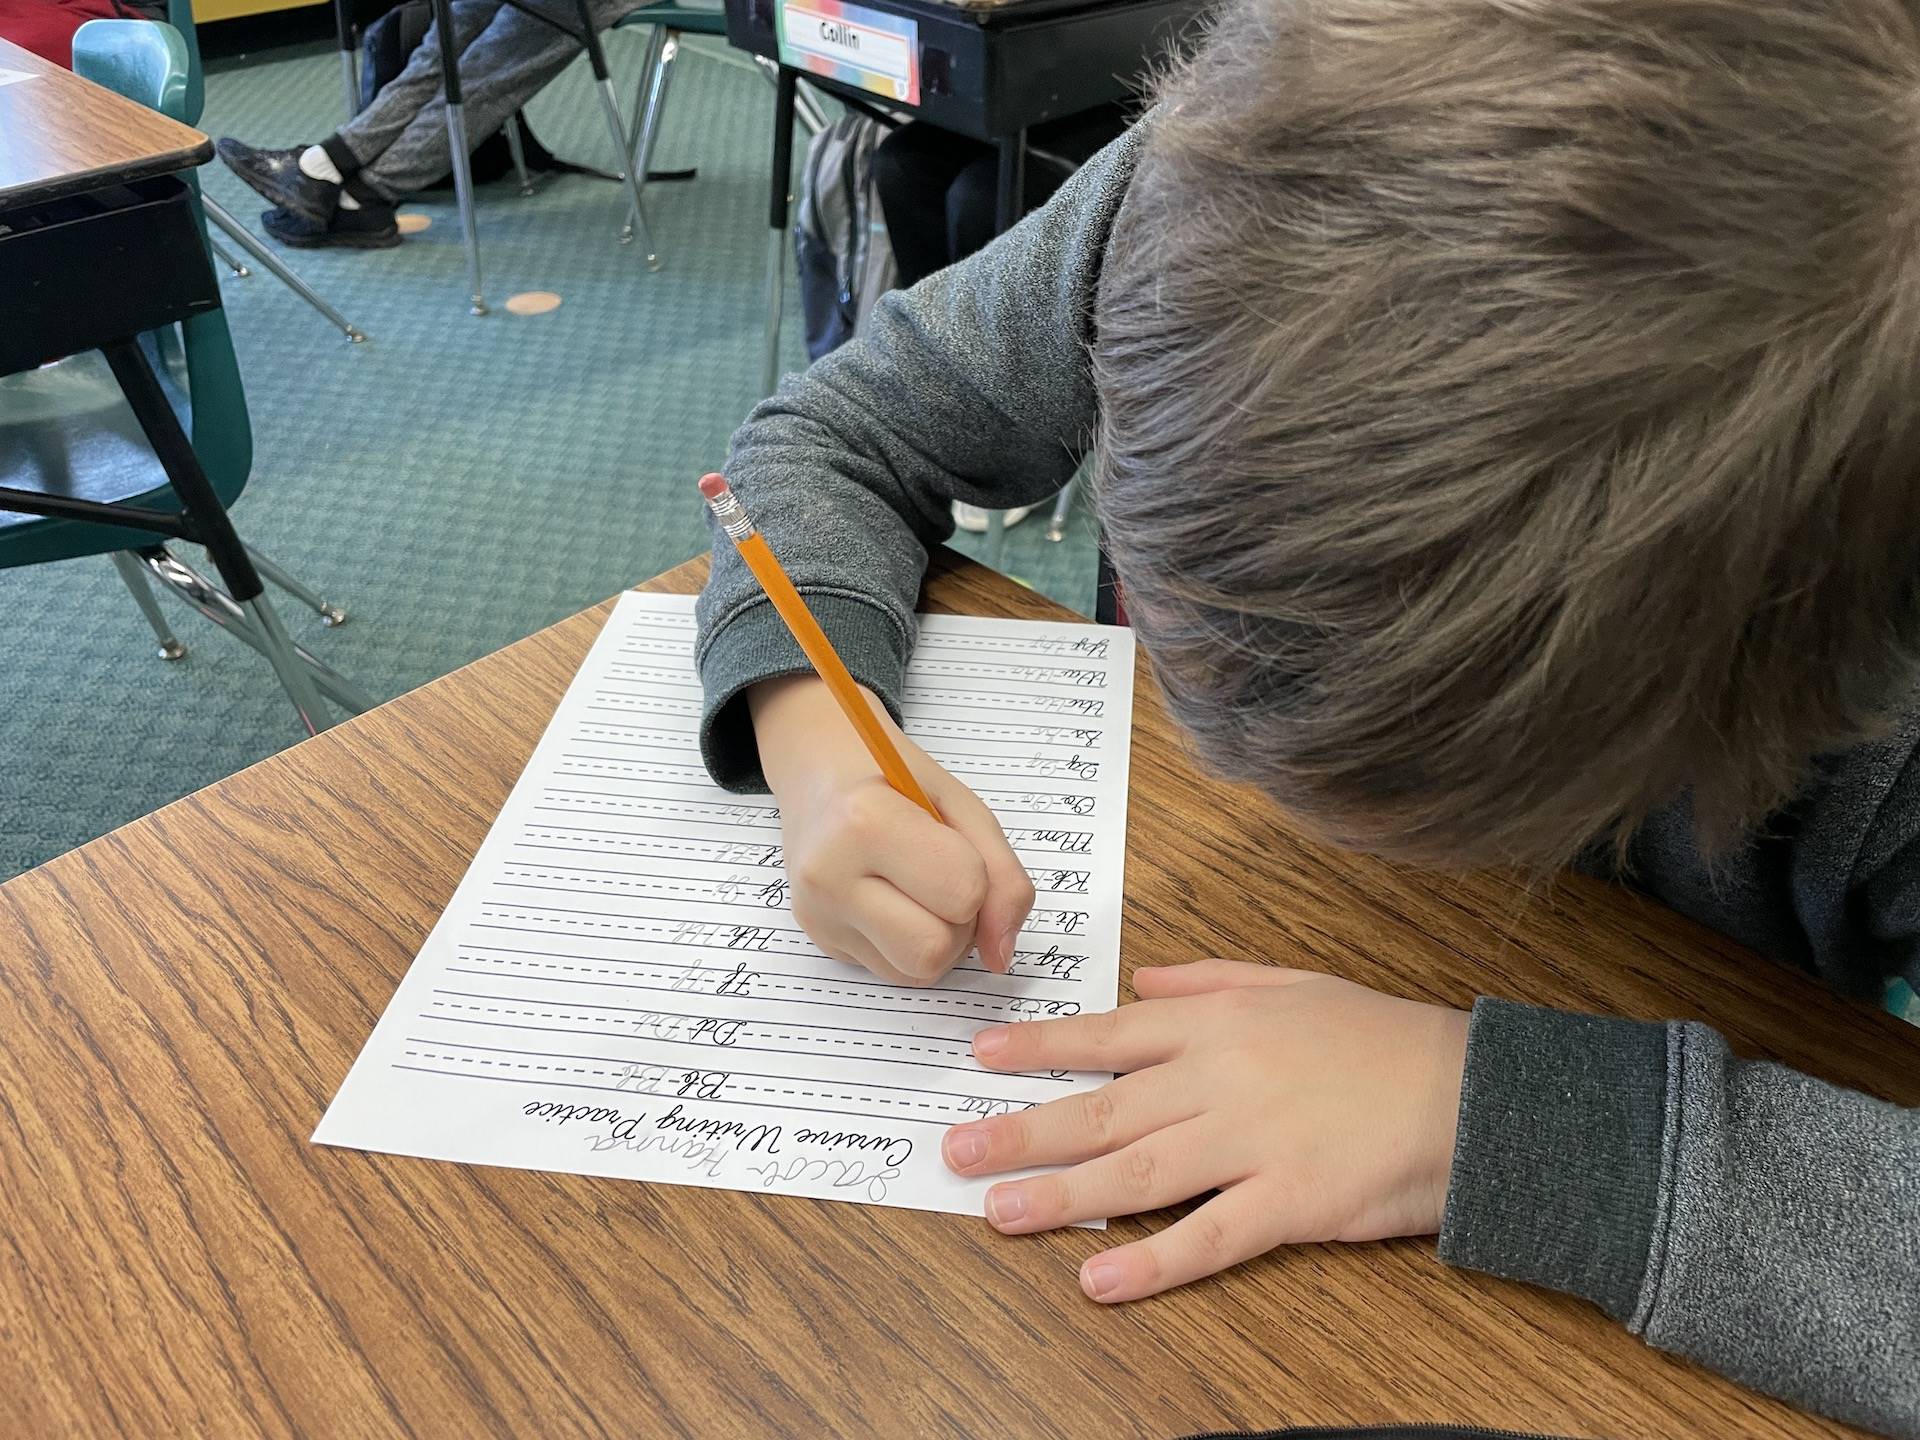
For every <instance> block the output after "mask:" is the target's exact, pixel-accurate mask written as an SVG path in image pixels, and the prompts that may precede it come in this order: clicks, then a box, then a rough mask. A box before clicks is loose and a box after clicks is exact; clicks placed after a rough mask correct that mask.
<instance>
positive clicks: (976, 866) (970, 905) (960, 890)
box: [953, 855, 987, 915]
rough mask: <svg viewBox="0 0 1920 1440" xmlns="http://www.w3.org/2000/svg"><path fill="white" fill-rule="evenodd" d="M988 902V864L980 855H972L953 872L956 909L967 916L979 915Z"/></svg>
mask: <svg viewBox="0 0 1920 1440" xmlns="http://www.w3.org/2000/svg"><path fill="white" fill-rule="evenodd" d="M986 900H987V867H986V863H985V862H984V861H983V860H981V858H980V857H979V856H978V855H970V856H969V857H968V858H967V859H966V860H965V861H963V862H962V863H961V864H959V865H958V866H956V867H955V868H954V871H953V903H954V908H955V910H956V911H958V912H962V913H965V914H967V915H977V914H979V913H980V907H981V906H982V905H984V904H985V903H986Z"/></svg>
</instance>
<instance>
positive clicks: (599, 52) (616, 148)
mask: <svg viewBox="0 0 1920 1440" xmlns="http://www.w3.org/2000/svg"><path fill="white" fill-rule="evenodd" d="M574 8H575V9H576V10H577V11H578V12H579V14H580V34H581V37H582V39H583V40H584V41H585V42H586V47H587V63H588V64H589V65H591V66H592V67H593V81H594V88H595V89H597V90H598V91H599V92H600V108H601V110H602V111H603V112H605V114H606V117H607V130H608V132H609V133H611V134H612V136H613V153H614V158H615V163H616V164H618V165H619V166H620V172H621V174H620V178H621V179H622V180H624V181H626V182H627V204H628V206H629V207H630V208H629V212H628V218H627V223H628V226H629V227H631V226H632V225H633V224H634V223H635V222H636V221H637V222H638V224H639V227H640V244H641V247H642V248H643V249H644V250H645V251H646V252H647V268H648V269H649V270H658V269H659V268H660V256H659V254H658V253H657V252H656V251H655V250H654V248H653V233H652V232H651V231H650V230H648V229H647V212H646V210H645V208H644V207H643V206H642V205H641V203H640V182H639V180H638V179H636V178H635V176H634V173H633V172H634V167H633V164H632V162H631V161H629V160H628V159H627V151H628V145H627V139H628V136H627V125H626V122H625V121H624V120H622V119H621V118H620V101H619V100H618V99H617V98H615V96H614V93H613V76H612V74H611V73H609V71H608V70H607V54H606V51H605V50H603V49H601V47H600V36H599V33H598V32H597V31H595V30H594V28H593V14H592V12H591V11H589V10H588V9H587V0H574ZM632 239H633V235H632V231H631V228H629V229H628V230H626V231H623V232H622V234H621V236H620V240H621V243H622V244H625V243H626V242H628V241H630V240H632Z"/></svg>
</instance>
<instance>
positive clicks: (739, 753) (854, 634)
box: [699, 591, 913, 791]
mask: <svg viewBox="0 0 1920 1440" xmlns="http://www.w3.org/2000/svg"><path fill="white" fill-rule="evenodd" d="M806 600H807V608H808V609H809V610H811V611H812V612H813V618H814V619H816V620H818V621H819V622H820V628H821V629H822V630H824V631H826V632H827V635H828V636H829V637H830V638H831V639H832V641H833V648H834V649H835V650H836V651H838V652H839V654H840V658H841V659H842V660H843V661H845V662H846V666H847V669H848V670H849V671H851V672H852V674H853V678H854V679H855V680H858V681H859V682H860V683H861V684H862V685H864V686H866V687H867V688H868V689H869V690H871V691H873V693H874V694H876V695H878V696H879V697H880V699H881V701H882V702H883V703H884V704H885V705H886V707H887V711H888V713H889V714H891V715H892V716H893V718H894V720H895V721H898V720H899V719H900V694H901V691H902V690H904V689H905V687H906V678H907V655H908V652H909V650H910V649H911V648H912V643H913V641H912V637H911V636H910V635H907V634H904V633H902V631H901V628H900V624H899V622H898V621H897V620H895V619H894V618H893V616H892V615H890V614H889V613H888V612H887V611H885V610H883V609H881V608H880V607H879V606H877V605H875V604H873V603H872V602H871V601H868V600H859V599H854V598H851V597H848V596H845V595H833V594H826V593H822V592H819V591H813V592H809V593H808V594H807V596H806ZM699 667H700V683H701V685H702V687H704V689H705V691H706V705H705V708H704V710H703V712H702V714H701V716H700V757H701V759H703V760H705V761H706V764H707V773H708V774H710V775H711V776H712V777H713V782H714V784H716V785H719V786H721V787H722V788H723V789H727V790H738V791H764V790H766V788H767V777H766V775H765V774H764V773H763V772H762V771H761V768H760V747H759V745H758V743H757V742H756V741H755V739H754V734H753V717H752V716H751V715H750V714H748V712H747V697H746V693H745V692H746V689H747V687H748V686H749V685H757V684H759V683H760V682H761V681H762V680H777V679H779V678H780V677H781V676H783V675H805V674H810V673H812V670H813V666H812V665H810V664H809V663H808V662H807V657H806V655H805V654H804V653H803V652H802V651H801V649H800V645H799V642H798V641H796V640H795V639H794V638H793V632H792V631H790V630H788V629H787V626H786V622H785V621H783V620H782V619H781V618H780V615H779V612H778V611H776V610H775V609H774V608H773V605H772V603H771V602H770V601H768V600H766V599H765V598H760V599H756V600H753V601H751V602H749V603H748V604H746V605H743V606H741V607H740V608H739V609H738V610H736V611H735V612H734V613H733V614H732V615H731V616H729V617H728V618H727V619H726V620H725V621H723V622H722V623H720V624H719V625H717V626H715V627H714V630H713V633H712V634H711V635H710V636H709V637H708V639H707V643H706V646H705V648H704V649H703V650H702V651H701V653H700V658H699Z"/></svg>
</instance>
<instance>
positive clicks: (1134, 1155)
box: [1120, 1147, 1160, 1200]
mask: <svg viewBox="0 0 1920 1440" xmlns="http://www.w3.org/2000/svg"><path fill="white" fill-rule="evenodd" d="M1159 1173H1160V1162H1159V1161H1158V1160H1156V1159H1154V1157H1153V1152H1152V1151H1151V1150H1148V1149H1145V1148H1144V1147H1142V1148H1136V1149H1133V1150H1130V1151H1128V1152H1127V1153H1126V1154H1125V1155H1123V1156H1121V1157H1120V1182H1121V1184H1123V1185H1124V1186H1126V1189H1127V1193H1128V1194H1129V1195H1131V1196H1133V1197H1134V1198H1135V1199H1136V1200H1142V1199H1145V1198H1146V1197H1147V1196H1149V1195H1151V1194H1152V1193H1153V1184H1154V1180H1155V1178H1156V1177H1157V1176H1158V1175H1159Z"/></svg>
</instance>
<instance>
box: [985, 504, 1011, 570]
mask: <svg viewBox="0 0 1920 1440" xmlns="http://www.w3.org/2000/svg"><path fill="white" fill-rule="evenodd" d="M980 558H981V560H982V561H983V562H984V563H985V564H986V565H987V566H988V568H989V569H993V570H1002V569H1005V564H1004V562H1005V560H1006V558H1007V512H1006V511H1004V510H989V511H987V542H986V545H985V546H984V547H983V548H982V549H981V552H980Z"/></svg>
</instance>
